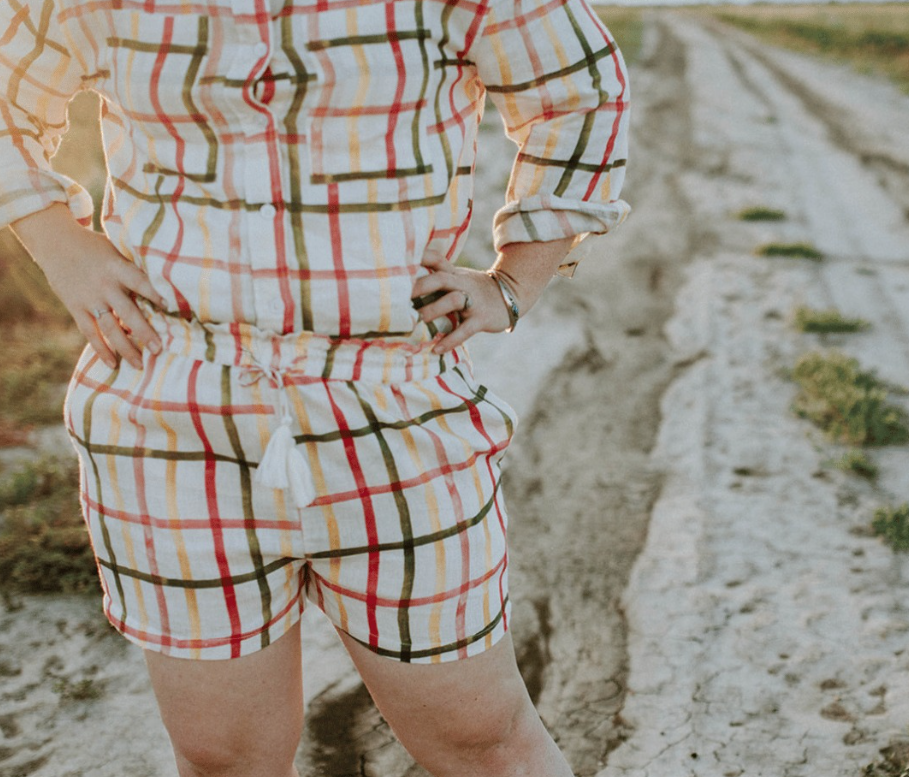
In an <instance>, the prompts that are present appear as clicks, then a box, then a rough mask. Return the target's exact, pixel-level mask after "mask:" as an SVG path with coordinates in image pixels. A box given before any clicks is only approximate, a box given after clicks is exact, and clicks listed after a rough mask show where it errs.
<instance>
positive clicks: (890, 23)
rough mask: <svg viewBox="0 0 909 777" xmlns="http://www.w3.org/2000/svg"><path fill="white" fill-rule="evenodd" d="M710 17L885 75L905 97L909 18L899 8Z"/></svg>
mask: <svg viewBox="0 0 909 777" xmlns="http://www.w3.org/2000/svg"><path fill="white" fill-rule="evenodd" d="M713 13H714V14H715V15H716V16H717V17H718V18H720V19H721V20H722V21H724V22H727V23H729V24H733V25H735V26H736V27H739V28H740V29H743V30H745V31H746V32H749V33H751V34H752V35H755V36H756V37H758V38H760V39H761V40H764V41H767V42H769V43H772V44H774V45H777V46H783V47H785V48H790V49H794V50H796V51H800V52H805V53H810V54H818V55H820V56H822V57H825V58H827V59H831V60H835V61H837V62H841V63H845V64H849V65H851V66H852V67H854V68H855V69H856V70H858V71H860V72H864V73H873V74H878V75H884V76H886V77H888V78H890V79H892V80H893V81H894V82H895V83H896V84H897V85H898V86H899V87H900V88H901V89H903V90H904V91H907V92H909V14H907V13H906V8H905V6H904V5H903V4H901V3H887V4H871V3H869V4H867V5H865V4H856V3H844V4H843V5H842V6H838V5H837V4H834V3H825V4H817V5H798V6H785V7H780V6H779V5H773V6H763V7H761V6H748V7H743V8H736V7H729V6H726V7H723V8H722V9H718V10H716V11H713Z"/></svg>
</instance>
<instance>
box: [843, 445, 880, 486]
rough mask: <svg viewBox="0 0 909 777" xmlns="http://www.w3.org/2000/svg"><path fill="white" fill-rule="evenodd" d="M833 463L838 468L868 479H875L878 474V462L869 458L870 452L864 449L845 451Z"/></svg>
mask: <svg viewBox="0 0 909 777" xmlns="http://www.w3.org/2000/svg"><path fill="white" fill-rule="evenodd" d="M833 464H834V466H835V467H836V468H837V469H841V470H843V471H844V472H852V473H853V474H855V475H858V476H859V477H863V478H866V479H867V480H874V479H875V478H876V477H877V475H878V469H877V464H875V463H874V462H873V461H872V460H871V459H870V458H868V454H867V453H865V452H864V451H855V450H853V451H849V452H848V453H844V454H843V455H842V456H840V458H838V459H837V460H836V461H835V462H833Z"/></svg>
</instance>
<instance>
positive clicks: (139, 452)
mask: <svg viewBox="0 0 909 777" xmlns="http://www.w3.org/2000/svg"><path fill="white" fill-rule="evenodd" d="M351 385H353V384H351ZM485 395H486V389H485V387H483V386H480V388H479V389H478V391H477V392H476V393H475V394H474V396H473V397H472V398H470V399H469V400H465V401H464V402H462V403H461V404H459V405H456V406H455V407H450V408H440V409H438V410H429V411H427V412H426V413H423V414H421V415H419V416H416V417H415V418H412V419H409V420H403V421H393V422H391V421H382V422H377V424H376V425H375V426H372V425H371V426H364V427H360V428H358V429H350V430H348V431H346V432H344V431H341V430H340V429H338V430H335V431H331V432H324V433H322V434H297V435H294V442H295V443H296V444H299V443H307V442H315V443H325V442H337V441H339V440H344V439H355V438H358V437H369V436H370V435H372V434H375V431H376V428H378V429H394V430H401V429H407V428H409V427H411V426H419V425H421V424H425V423H427V422H428V421H432V420H433V419H434V418H439V417H441V416H446V415H450V414H452V413H463V412H464V411H465V410H466V409H467V408H468V407H469V406H470V405H471V404H476V403H477V402H480V401H482V399H483V397H484V396H485ZM75 439H76V440H77V441H78V442H79V444H80V445H82V446H83V447H84V448H85V449H86V450H88V451H91V452H92V453H97V454H102V455H108V456H124V457H127V458H148V459H162V460H169V461H205V460H207V459H212V460H214V461H223V462H227V463H231V464H239V463H241V462H242V463H243V464H244V465H248V466H251V467H255V466H257V464H255V463H254V462H250V461H247V460H246V459H235V458H234V457H232V456H227V455H225V454H223V453H208V452H206V451H204V450H202V451H166V450H157V449H154V448H139V447H135V446H129V445H98V444H93V443H89V442H88V438H87V437H86V438H85V439H80V438H79V437H78V436H76V437H75Z"/></svg>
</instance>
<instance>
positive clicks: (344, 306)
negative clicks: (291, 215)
mask: <svg viewBox="0 0 909 777" xmlns="http://www.w3.org/2000/svg"><path fill="white" fill-rule="evenodd" d="M340 204H341V203H340V199H339V197H338V184H336V183H330V184H328V213H327V215H328V228H329V231H330V233H331V258H332V263H333V264H334V268H335V273H336V276H337V280H338V335H339V336H340V337H350V331H351V323H352V322H351V317H350V288H349V286H348V284H347V270H346V269H345V267H344V252H343V250H342V248H341V216H340V213H339V212H338V206H339V205H340Z"/></svg>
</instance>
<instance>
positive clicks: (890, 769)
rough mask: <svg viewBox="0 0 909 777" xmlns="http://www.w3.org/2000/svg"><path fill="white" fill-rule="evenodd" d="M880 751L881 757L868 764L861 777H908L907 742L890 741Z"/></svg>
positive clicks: (908, 758) (908, 755)
mask: <svg viewBox="0 0 909 777" xmlns="http://www.w3.org/2000/svg"><path fill="white" fill-rule="evenodd" d="M880 753H881V759H880V760H878V761H875V762H874V763H871V764H868V765H867V766H866V767H865V768H864V770H863V771H862V777H909V742H907V741H900V740H897V741H894V742H891V743H890V744H889V745H887V747H882V748H881V750H880Z"/></svg>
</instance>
